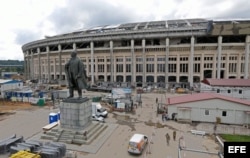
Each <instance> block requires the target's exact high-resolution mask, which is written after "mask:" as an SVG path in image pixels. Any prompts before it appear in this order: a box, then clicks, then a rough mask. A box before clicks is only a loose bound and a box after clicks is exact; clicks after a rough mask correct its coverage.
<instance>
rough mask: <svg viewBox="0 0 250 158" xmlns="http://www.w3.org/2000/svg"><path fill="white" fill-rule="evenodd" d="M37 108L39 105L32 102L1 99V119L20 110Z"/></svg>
mask: <svg viewBox="0 0 250 158" xmlns="http://www.w3.org/2000/svg"><path fill="white" fill-rule="evenodd" d="M45 106H48V105H45ZM37 108H38V106H36V105H31V104H30V103H24V102H12V101H5V100H0V121H2V120H4V119H5V118H6V117H7V116H9V115H12V114H15V113H16V111H18V110H35V109H37Z"/></svg>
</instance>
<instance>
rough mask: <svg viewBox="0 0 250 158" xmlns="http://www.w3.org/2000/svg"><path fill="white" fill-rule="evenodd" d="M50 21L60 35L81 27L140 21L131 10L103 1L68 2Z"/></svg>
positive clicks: (78, 0)
mask: <svg viewBox="0 0 250 158" xmlns="http://www.w3.org/2000/svg"><path fill="white" fill-rule="evenodd" d="M49 19H50V21H51V22H52V23H53V24H54V27H55V28H57V29H58V33H60V32H61V33H62V32H69V31H74V29H82V28H80V27H84V28H90V27H94V26H100V25H112V24H119V23H126V22H134V21H136V20H139V19H136V18H135V16H134V15H133V12H132V11H131V10H128V9H126V8H122V7H119V8H116V7H114V6H112V5H111V4H109V3H105V2H103V1H101V0H91V1H82V0H74V3H72V2H71V1H68V4H67V7H66V8H59V9H56V10H55V11H54V12H53V13H52V14H51V15H50V17H49ZM59 30H60V31H59Z"/></svg>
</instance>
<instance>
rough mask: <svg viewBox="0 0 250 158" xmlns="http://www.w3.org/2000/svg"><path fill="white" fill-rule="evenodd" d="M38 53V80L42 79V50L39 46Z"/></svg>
mask: <svg viewBox="0 0 250 158" xmlns="http://www.w3.org/2000/svg"><path fill="white" fill-rule="evenodd" d="M37 53H38V81H39V82H40V81H41V51H40V48H39V47H38V48H37Z"/></svg>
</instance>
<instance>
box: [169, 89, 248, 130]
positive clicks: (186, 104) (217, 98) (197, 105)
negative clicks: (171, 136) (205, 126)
mask: <svg viewBox="0 0 250 158" xmlns="http://www.w3.org/2000/svg"><path fill="white" fill-rule="evenodd" d="M167 105H168V114H169V115H170V116H172V115H175V114H176V119H177V120H178V121H190V122H192V121H197V122H213V123H214V122H216V120H218V119H219V120H220V122H221V123H225V124H238V125H249V124H250V101H248V100H242V99H238V98H233V97H228V96H224V95H220V94H217V93H196V94H187V95H184V96H178V97H172V98H168V100H167Z"/></svg>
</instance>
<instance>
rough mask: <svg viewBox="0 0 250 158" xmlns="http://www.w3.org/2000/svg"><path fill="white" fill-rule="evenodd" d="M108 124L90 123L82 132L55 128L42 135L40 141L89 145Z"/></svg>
mask: <svg viewBox="0 0 250 158" xmlns="http://www.w3.org/2000/svg"><path fill="white" fill-rule="evenodd" d="M107 127H108V124H105V123H98V122H92V123H90V125H89V126H88V127H86V128H85V129H84V130H82V131H76V130H70V129H61V128H60V127H56V128H54V129H51V130H50V131H48V132H46V133H44V134H43V135H42V136H41V139H48V140H53V141H54V142H63V143H67V144H78V145H82V144H86V145H88V144H91V143H92V142H93V141H94V140H95V139H97V138H98V137H99V136H100V134H101V133H102V132H103V131H105V130H106V129H107Z"/></svg>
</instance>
